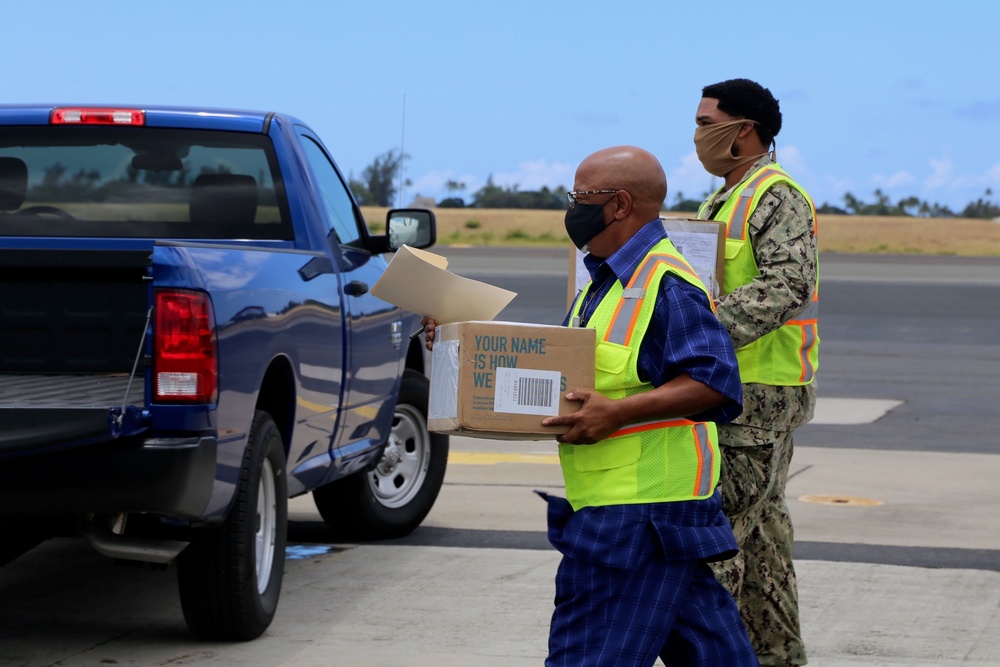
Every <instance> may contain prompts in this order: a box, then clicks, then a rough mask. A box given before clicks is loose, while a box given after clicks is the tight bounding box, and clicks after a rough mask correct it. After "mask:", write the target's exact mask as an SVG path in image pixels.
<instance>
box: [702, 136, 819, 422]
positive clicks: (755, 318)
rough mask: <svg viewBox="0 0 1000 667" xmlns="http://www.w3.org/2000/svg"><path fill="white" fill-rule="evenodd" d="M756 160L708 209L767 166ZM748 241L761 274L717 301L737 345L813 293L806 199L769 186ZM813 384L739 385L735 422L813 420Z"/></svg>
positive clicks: (814, 266)
mask: <svg viewBox="0 0 1000 667" xmlns="http://www.w3.org/2000/svg"><path fill="white" fill-rule="evenodd" d="M769 164H774V160H773V159H771V157H770V155H766V156H764V157H762V158H761V159H759V160H757V162H755V163H754V164H753V165H751V166H750V169H748V170H747V173H746V174H745V176H744V177H743V180H741V181H740V182H739V183H737V184H736V185H735V186H734V187H733V188H730V189H729V190H727V191H725V192H720V193H718V194H717V195H716V196H714V197H712V198H711V199H709V203H710V204H711V206H712V208H711V210H712V212H713V214H714V212H715V211H716V210H717V209H718V207H720V206H721V205H722V203H723V202H725V200H726V198H727V197H728V196H729V195H730V194H731V193H732V192H733V191H734V190H738V189H740V188H742V187H743V184H744V183H745V182H746V180H747V179H748V178H749V177H750V176H751V175H752V174H753V173H754V172H756V171H757V170H758V169H760V168H761V167H763V166H765V165H769ZM750 245H751V247H752V248H753V253H754V257H755V259H756V261H757V267H758V269H759V275H758V276H757V277H756V278H755V279H754V280H753V281H752V282H750V283H749V284H747V285H743V286H742V287H740V288H738V289H736V290H734V291H733V292H732V293H731V294H724V295H722V296H721V297H720V298H719V301H718V314H719V320H721V321H722V324H723V326H725V327H726V330H727V331H729V336H730V338H732V341H733V346H734V347H736V348H740V347H742V346H744V345H746V344H748V343H750V342H753V341H754V340H756V339H757V338H760V337H761V336H763V335H764V334H766V333H768V332H771V331H773V330H775V329H777V328H778V327H780V326H781V325H782V324H784V323H785V322H787V321H788V320H789V319H791V317H792V316H793V315H795V314H796V313H797V312H798V311H799V310H801V309H802V307H803V306H804V305H805V304H806V303H808V300H809V299H810V297H811V296H812V291H813V286H814V285H815V284H816V276H817V272H818V270H819V267H818V258H817V249H816V236H815V234H813V219H812V212H811V210H810V206H809V203H808V202H807V201H806V200H805V199H804V198H803V197H802V195H801V194H800V193H799V192H798V191H797V190H794V189H792V188H790V187H789V186H788V185H787V184H785V183H779V184H777V185H775V186H774V187H772V188H771V189H770V190H768V191H767V193H766V194H765V195H764V196H763V197H762V198H761V200H760V202H759V203H758V204H757V208H756V209H755V210H754V212H753V213H752V214H751V216H750ZM815 403H816V383H815V381H814V382H813V383H812V384H809V385H805V386H801V387H776V386H770V385H763V384H744V385H743V413H742V414H741V415H740V416H739V417H738V418H737V419H736V420H735V421H734V422H733V423H734V424H741V425H744V426H751V427H754V428H763V429H768V430H775V431H790V430H793V429H795V428H796V427H798V426H801V425H802V424H805V423H806V422H808V421H809V420H810V419H812V415H813V410H814V407H815Z"/></svg>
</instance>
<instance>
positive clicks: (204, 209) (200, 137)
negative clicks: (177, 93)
mask: <svg viewBox="0 0 1000 667" xmlns="http://www.w3.org/2000/svg"><path fill="white" fill-rule="evenodd" d="M0 236H82V237H126V238H128V237H131V238H167V239H251V240H262V239H275V240H288V239H292V238H293V234H292V227H291V221H290V218H289V215H288V206H287V202H286V200H285V194H284V188H283V185H282V182H281V176H280V172H279V170H278V165H277V161H276V159H275V155H274V150H273V147H272V146H271V142H270V139H269V138H268V137H267V136H265V135H260V134H249V133H240V132H217V131H207V130H179V129H166V128H152V127H115V126H86V127H79V126H31V127H0Z"/></svg>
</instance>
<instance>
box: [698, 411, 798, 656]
mask: <svg viewBox="0 0 1000 667" xmlns="http://www.w3.org/2000/svg"><path fill="white" fill-rule="evenodd" d="M719 448H720V450H721V454H722V476H721V477H720V479H719V487H720V488H721V489H722V508H723V510H724V511H725V513H726V516H727V517H728V518H729V521H730V523H731V524H732V526H733V533H734V534H735V535H736V542H737V543H738V544H739V546H740V553H739V554H737V555H736V556H735V557H734V558H731V559H729V560H726V561H722V562H719V563H713V564H712V569H713V571H714V572H715V576H716V578H717V579H718V580H719V581H720V582H721V583H722V585H723V586H725V587H726V588H727V589H729V592H730V593H732V595H733V597H734V598H735V599H736V603H737V605H738V606H739V609H740V616H742V618H743V623H744V624H745V625H746V627H747V632H748V634H749V635H750V641H751V643H752V644H753V647H754V650H755V651H756V652H757V657H758V658H759V659H760V664H761V665H765V666H766V665H804V664H806V651H805V646H804V645H803V643H802V633H801V632H800V630H799V594H798V585H797V583H796V579H795V567H794V565H793V564H792V543H793V539H794V531H793V529H792V520H791V517H790V516H789V513H788V506H787V505H786V504H785V484H786V483H787V481H788V466H789V464H790V463H791V460H792V449H793V447H792V432H791V431H768V430H764V429H757V428H751V427H748V426H740V425H736V424H727V425H719Z"/></svg>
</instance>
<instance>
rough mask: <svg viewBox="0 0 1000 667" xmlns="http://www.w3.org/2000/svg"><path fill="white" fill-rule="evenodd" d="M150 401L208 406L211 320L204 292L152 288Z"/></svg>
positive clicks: (212, 396) (213, 342)
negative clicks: (153, 290) (153, 313)
mask: <svg viewBox="0 0 1000 667" xmlns="http://www.w3.org/2000/svg"><path fill="white" fill-rule="evenodd" d="M153 322H154V330H153V331H154V334H153V385H154V386H153V400H154V401H156V402H161V403H214V402H215V400H216V398H217V397H218V389H219V381H218V378H219V363H218V345H217V339H216V335H215V317H214V315H213V314H212V302H211V300H210V299H209V298H208V295H207V294H204V293H202V292H193V291H187V290H156V302H155V316H154V319H153Z"/></svg>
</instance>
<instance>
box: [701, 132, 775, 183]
mask: <svg viewBox="0 0 1000 667" xmlns="http://www.w3.org/2000/svg"><path fill="white" fill-rule="evenodd" d="M753 122H754V121H752V120H748V119H746V118H739V119H737V120H730V121H726V122H725V123H714V124H712V125H700V126H698V128H696V129H695V131H694V150H695V152H696V153H698V159H699V160H700V161H701V164H702V166H703V167H705V171H707V172H708V173H710V174H712V175H713V176H719V177H723V176H725V175H726V174H728V173H729V172H731V171H732V170H733V169H736V168H737V167H741V166H743V165H745V164H749V163H750V162H754V161H755V160H757V159H759V158H761V157H762V156H764V155H767V153H760V154H758V155H741V156H739V157H734V156H733V142H734V141H736V135H737V134H738V133H739V131H740V127H741V126H742V125H743V123H753Z"/></svg>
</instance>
